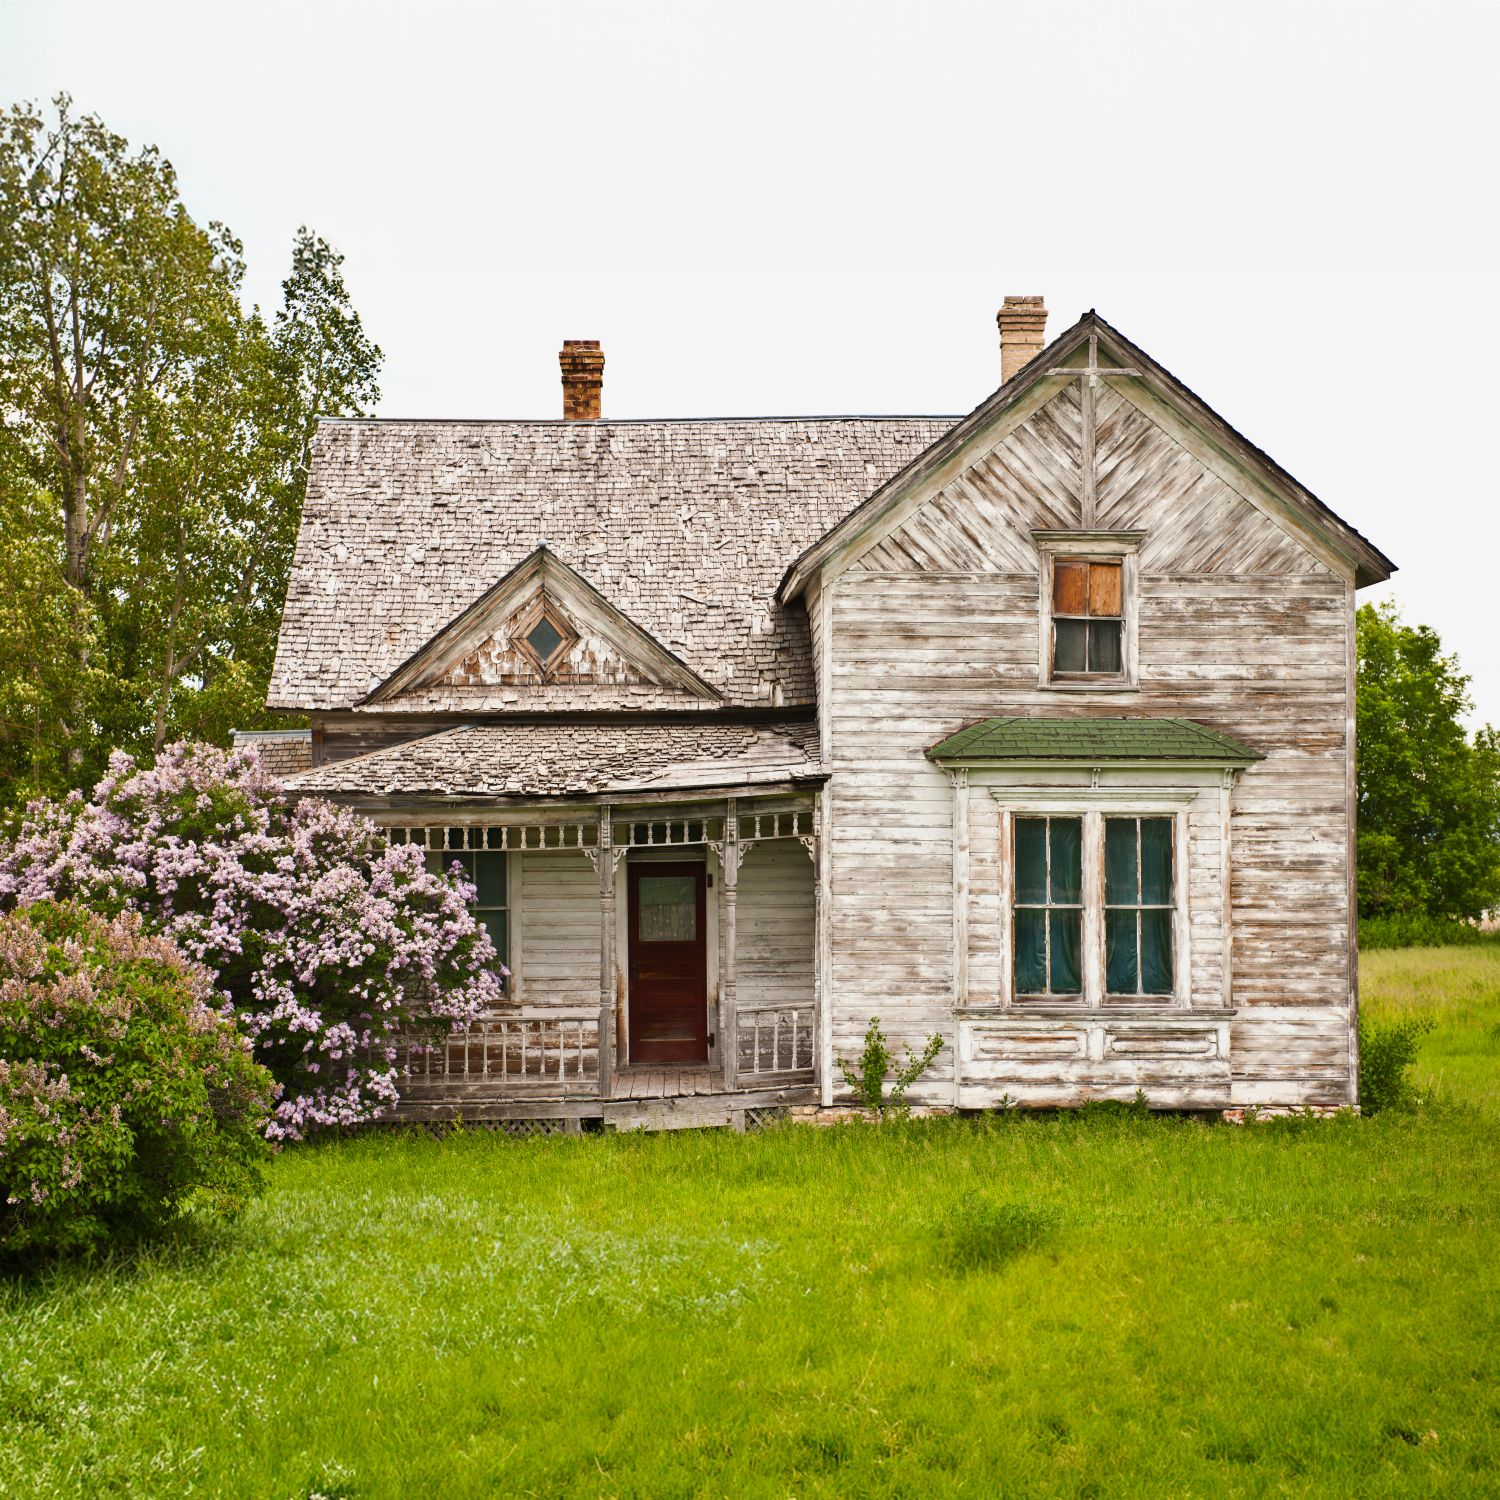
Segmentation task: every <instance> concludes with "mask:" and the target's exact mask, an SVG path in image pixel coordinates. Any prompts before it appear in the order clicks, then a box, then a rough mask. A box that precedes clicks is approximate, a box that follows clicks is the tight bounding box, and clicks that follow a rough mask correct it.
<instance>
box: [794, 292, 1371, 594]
mask: <svg viewBox="0 0 1500 1500" xmlns="http://www.w3.org/2000/svg"><path fill="white" fill-rule="evenodd" d="M1080 359H1085V360H1087V361H1088V363H1089V364H1093V365H1095V367H1096V368H1095V371H1094V372H1093V379H1089V378H1088V377H1089V374H1090V372H1089V370H1088V368H1087V365H1085V366H1082V367H1080V366H1079V363H1078V361H1079V360H1080ZM1106 361H1107V365H1106ZM1099 366H1105V367H1104V368H1100V367H1099ZM1125 369H1129V370H1133V371H1135V372H1136V373H1134V374H1121V373H1118V372H1119V371H1121V370H1125ZM1080 370H1081V372H1082V373H1081V374H1080ZM1080 378H1084V379H1085V383H1086V384H1087V385H1088V386H1090V387H1092V385H1093V384H1094V381H1096V380H1104V381H1105V382H1107V383H1108V384H1109V385H1110V386H1111V387H1112V388H1113V389H1115V390H1116V391H1118V393H1119V394H1120V395H1122V396H1123V397H1125V399H1126V400H1128V401H1130V402H1132V403H1133V404H1135V405H1136V406H1138V407H1139V408H1140V409H1141V410H1142V411H1143V412H1144V413H1145V415H1146V416H1148V417H1150V418H1151V419H1152V420H1153V421H1156V422H1158V423H1159V424H1161V425H1164V426H1167V427H1168V428H1169V430H1171V431H1173V433H1174V435H1175V436H1177V437H1178V439H1179V441H1183V442H1184V445H1185V446H1188V447H1189V448H1190V451H1192V452H1193V453H1194V456H1195V457H1197V458H1199V459H1200V461H1202V462H1203V463H1204V464H1205V465H1206V466H1207V467H1209V468H1210V469H1211V470H1213V471H1214V472H1215V473H1217V474H1219V476H1220V477H1221V478H1223V479H1224V480H1225V482H1226V483H1228V484H1229V485H1230V486H1231V487H1232V488H1233V489H1235V490H1236V491H1237V492H1238V493H1240V494H1242V495H1244V496H1245V498H1246V499H1248V500H1250V501H1251V502H1252V503H1254V504H1255V505H1256V506H1258V507H1259V508H1260V509H1261V510H1262V511H1264V512H1265V513H1267V514H1268V515H1270V516H1272V517H1273V518H1274V519H1276V520H1277V521H1278V522H1279V523H1280V524H1281V525H1282V526H1283V527H1284V528H1285V529H1286V530H1287V531H1288V532H1289V533H1291V534H1292V535H1293V536H1295V537H1297V538H1298V539H1299V540H1300V541H1301V542H1302V543H1303V544H1304V545H1306V546H1308V547H1309V548H1310V549H1311V550H1312V551H1313V552H1314V553H1315V555H1319V556H1322V557H1324V558H1326V559H1328V560H1329V561H1330V563H1333V564H1335V565H1336V567H1337V570H1338V571H1340V572H1343V573H1345V574H1346V575H1347V576H1350V577H1352V578H1353V579H1354V580H1355V583H1356V585H1357V586H1360V587H1363V586H1364V585H1366V584H1371V583H1380V582H1383V581H1384V580H1385V579H1387V578H1389V577H1390V575H1391V574H1392V573H1394V572H1395V571H1396V565H1395V564H1394V563H1393V562H1392V561H1391V560H1390V559H1389V558H1388V557H1386V556H1385V554H1384V553H1382V552H1381V551H1380V550H1379V549H1378V548H1377V547H1375V546H1374V545H1373V544H1372V543H1371V542H1369V541H1368V540H1366V538H1364V537H1363V536H1361V535H1360V534H1359V532H1357V531H1356V530H1355V529H1354V528H1353V527H1352V526H1350V525H1349V524H1348V523H1347V522H1346V521H1343V520H1341V519H1340V518H1339V517H1338V516H1337V515H1335V514H1334V512H1333V511H1332V510H1330V509H1329V508H1328V506H1326V505H1325V504H1324V503H1323V502H1322V501H1321V500H1319V499H1318V497H1317V496H1316V495H1314V494H1313V493H1312V491H1311V490H1309V489H1307V488H1306V487H1305V486H1304V485H1302V484H1300V483H1299V482H1298V481H1297V480H1296V479H1294V478H1293V477H1292V476H1291V475H1290V474H1288V473H1287V472H1286V470H1285V469H1283V468H1282V467H1281V466H1280V465H1279V464H1277V463H1276V462H1275V460H1273V459H1272V458H1271V457H1270V456H1269V455H1268V454H1266V453H1263V452H1262V451H1261V450H1260V449H1259V448H1257V447H1256V446H1255V445H1254V444H1253V443H1252V442H1250V440H1249V439H1248V438H1246V437H1244V436H1243V435H1242V434H1240V433H1239V432H1236V431H1235V429H1234V428H1233V427H1231V426H1230V425H1229V424H1228V423H1227V422H1226V421H1225V420H1224V419H1223V418H1222V417H1221V416H1219V414H1218V413H1217V412H1215V411H1214V410H1213V409H1212V408H1211V407H1210V406H1209V405H1208V404H1207V402H1205V401H1203V400H1202V398H1201V397H1199V396H1197V395H1196V394H1195V393H1194V392H1193V391H1191V390H1189V389H1188V388H1187V386H1185V385H1183V384H1182V382H1181V381H1180V380H1178V379H1177V377H1176V376H1175V375H1173V374H1171V372H1170V371H1168V370H1167V369H1165V368H1164V367H1163V366H1161V365H1159V364H1158V363H1157V362H1156V361H1155V360H1154V359H1152V358H1151V357H1150V355H1148V354H1146V353H1145V352H1144V351H1143V350H1141V349H1139V348H1137V347H1136V346H1135V345H1134V344H1132V343H1131V342H1130V340H1129V339H1127V338H1126V337H1125V336H1124V335H1123V334H1121V333H1119V332H1118V331H1117V330H1116V329H1114V328H1112V327H1111V326H1110V325H1109V324H1108V323H1106V322H1105V320H1104V319H1103V318H1101V317H1100V316H1099V315H1098V313H1096V312H1094V311H1092V310H1090V311H1089V312H1086V313H1085V314H1084V315H1083V317H1082V318H1080V319H1079V320H1078V322H1076V323H1075V324H1074V325H1073V326H1072V327H1071V328H1069V329H1068V330H1066V332H1064V333H1062V334H1060V335H1059V336H1058V337H1057V339H1056V340H1054V341H1053V343H1052V344H1050V345H1049V346H1048V347H1047V348H1046V349H1044V350H1043V351H1042V353H1041V354H1039V355H1038V356H1037V357H1036V358H1035V359H1034V360H1032V361H1031V362H1030V363H1029V364H1027V365H1025V366H1024V367H1023V368H1022V369H1021V370H1020V371H1019V372H1018V373H1017V374H1016V375H1014V376H1013V377H1012V378H1011V379H1010V380H1008V381H1007V382H1006V383H1005V384H1004V385H1002V386H1001V387H1000V389H999V390H998V391H996V392H995V394H994V395H993V396H991V397H989V399H988V400H986V401H984V402H983V403H982V404H981V405H979V406H978V407H976V408H975V409H974V410H973V411H972V412H970V413H969V415H968V416H967V417H965V418H964V419H963V420H962V421H960V422H958V423H956V424H955V425H954V426H953V427H952V428H951V429H950V430H949V431H948V432H947V433H945V434H944V435H943V436H942V437H941V438H939V439H938V441H937V442H935V443H934V444H933V445H932V446H931V447H930V448H928V449H927V450H926V451H925V452H924V453H922V454H920V455H918V457H916V458H915V459H913V460H912V462H911V463H909V464H908V465H907V466H906V468H904V469H903V470H901V472H900V473H899V474H896V475H894V476H893V477H892V478H891V479H889V480H887V481H886V483H885V484H883V485H882V486H881V487H880V488H879V489H878V490H876V491H875V493H874V494H873V495H871V496H870V497H869V499H867V500H866V501H865V502H864V503H863V504H862V505H859V506H857V507H856V508H855V509H854V510H852V511H850V512H849V514H848V515H846V516H845V517H844V518H843V519H842V520H841V521H839V522H838V524H837V525H835V526H833V527H832V528H831V529H830V530H828V531H827V532H825V533H824V535H823V536H822V537H821V538H819V540H818V541H816V542H814V543H813V545H812V546H811V547H809V548H807V550H806V551H804V552H803V553H802V555H801V556H800V557H798V558H797V559H796V560H795V561H794V562H793V563H792V564H791V566H790V567H789V568H788V569H787V570H786V572H785V574H784V575H783V577H782V580H781V586H780V589H779V590H778V595H779V597H780V598H781V600H782V601H783V602H790V601H791V600H793V599H795V598H797V597H798V595H800V594H801V593H802V591H803V590H804V589H805V588H806V587H807V586H808V584H809V583H811V582H812V580H813V579H814V578H816V577H818V576H819V575H822V576H823V577H824V579H825V581H826V580H827V578H828V576H829V575H830V574H837V573H838V572H841V571H842V569H843V566H844V565H845V564H847V563H848V562H850V561H852V560H853V559H854V558H855V557H857V556H858V555H859V554H860V553H861V552H862V551H863V550H864V548H865V547H866V546H868V545H869V544H870V543H871V542H872V541H873V540H875V539H877V538H878V537H879V536H880V535H882V534H884V532H885V531H888V530H890V529H893V528H894V527H895V526H897V525H899V524H901V522H902V521H903V520H904V519H905V518H906V516H907V515H908V514H910V513H911V512H913V511H915V510H916V509H917V508H918V507H919V506H920V505H922V504H923V503H925V502H926V500H927V499H928V498H930V497H931V496H932V495H933V494H935V493H936V492H937V491H938V490H940V489H941V488H942V487H943V486H944V485H945V484H947V483H948V482H949V481H950V480H951V479H953V478H954V477H955V476H957V475H959V474H961V473H963V471H964V470H965V469H967V468H968V467H969V466H970V465H971V464H972V463H973V462H974V461H975V459H976V458H978V457H979V456H980V455H981V454H982V453H984V452H987V451H988V450H989V449H990V448H991V447H993V445H994V444H995V443H996V442H997V441H999V440H1000V439H1001V438H1003V437H1004V436H1005V435H1006V433H1008V432H1009V431H1011V429H1013V428H1015V427H1018V426H1020V425H1021V423H1023V422H1025V421H1026V420H1027V419H1028V418H1029V417H1031V416H1032V415H1033V414H1034V413H1035V412H1036V411H1038V410H1039V409H1040V408H1041V407H1042V406H1044V405H1045V404H1046V403H1047V402H1048V401H1050V400H1051V399H1052V398H1053V396H1055V395H1056V394H1057V393H1058V391H1060V390H1061V389H1062V388H1063V386H1064V385H1065V384H1066V383H1068V382H1069V381H1072V380H1078V379H1080Z"/></svg>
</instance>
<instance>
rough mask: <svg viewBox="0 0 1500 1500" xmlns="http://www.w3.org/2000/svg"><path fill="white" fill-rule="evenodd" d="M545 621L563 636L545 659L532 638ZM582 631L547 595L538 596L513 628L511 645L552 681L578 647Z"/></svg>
mask: <svg viewBox="0 0 1500 1500" xmlns="http://www.w3.org/2000/svg"><path fill="white" fill-rule="evenodd" d="M543 620H545V621H546V622H547V623H548V624H549V625H550V626H551V627H552V628H553V630H555V631H556V632H557V634H558V635H559V636H560V637H561V639H560V640H559V641H558V643H557V645H555V646H554V647H553V648H552V649H551V650H550V651H549V652H548V653H547V655H546V657H545V658H543V657H542V655H541V654H540V653H539V652H538V651H537V649H536V647H535V646H533V645H532V644H531V641H530V640H529V639H528V637H529V636H530V634H531V632H532V631H533V630H535V629H536V627H537V626H538V625H539V624H540V623H541V622H542V621H543ZM578 640H579V635H578V631H577V630H576V629H575V628H574V625H573V622H572V621H571V620H570V619H568V617H567V616H566V615H565V614H564V613H563V612H562V611H561V610H560V609H559V608H558V607H557V605H556V604H554V603H553V602H552V600H551V599H550V598H549V597H548V596H547V595H546V594H545V593H541V594H537V595H536V596H535V597H534V598H533V599H532V600H531V602H530V603H529V604H528V605H527V606H526V607H525V609H523V610H522V611H521V612H520V613H519V614H518V615H517V616H516V617H515V620H514V623H513V624H512V625H511V627H510V642H511V645H512V646H514V647H515V649H516V650H517V651H519V652H520V653H521V655H522V656H524V657H525V658H526V659H527V660H528V661H530V662H531V663H532V664H533V666H534V667H535V668H536V671H537V673H538V674H539V675H540V676H541V678H542V679H543V681H546V680H548V679H550V678H551V676H552V674H553V672H554V671H555V670H556V668H557V666H558V664H559V663H560V662H561V661H562V659H563V658H564V657H565V656H566V655H567V654H568V652H569V651H571V650H572V649H573V647H574V646H576V645H577V644H578Z"/></svg>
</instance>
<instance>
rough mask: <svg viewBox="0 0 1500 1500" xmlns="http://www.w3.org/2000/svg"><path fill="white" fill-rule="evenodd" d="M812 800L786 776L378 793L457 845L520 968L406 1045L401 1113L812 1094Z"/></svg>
mask: <svg viewBox="0 0 1500 1500" xmlns="http://www.w3.org/2000/svg"><path fill="white" fill-rule="evenodd" d="M819 812H820V808H819V800H818V796H817V794H815V793H802V794H795V793H791V794H789V793H787V792H786V791H784V790H777V791H775V792H772V793H770V794H768V795H760V796H747V795H736V796H730V797H723V798H719V799H716V800H715V801H712V802H708V801H704V800H703V799H702V797H701V794H700V795H699V796H698V797H696V798H693V799H690V800H689V799H682V798H679V799H677V800H667V801H655V802H649V803H639V802H634V801H632V802H631V803H628V804H625V803H606V804H601V805H599V806H598V807H597V808H596V809H587V810H585V809H579V808H576V807H574V808H568V809H560V808H557V807H555V806H554V807H546V806H542V807H532V808H529V809H523V808H507V809H504V810H503V811H499V812H497V811H496V810H495V809H494V808H493V807H492V808H489V809H480V808H469V809H464V808H458V807H449V808H445V809H444V810H443V811H442V813H441V818H442V821H441V822H440V823H439V822H435V821H434V814H433V811H432V810H431V809H430V808H427V809H422V810H417V809H411V810H398V809H395V808H392V809H390V810H388V811H386V810H382V811H380V812H376V813H375V814H374V815H375V816H376V817H377V819H378V820H379V821H380V822H381V823H383V824H384V825H385V826H386V827H387V828H388V829H389V831H390V834H391V837H392V838H393V839H395V840H396V841H398V842H406V843H411V844H415V845H417V846H419V847H421V848H423V849H424V850H425V851H426V852H427V854H428V856H429V859H430V860H431V861H432V862H433V863H434V864H443V865H446V864H448V863H449V862H451V861H453V860H457V861H459V862H460V863H464V864H465V867H466V869H468V870H470V872H471V877H470V878H471V879H474V880H475V883H476V885H477V886H478V887H479V891H480V895H479V901H478V909H479V911H480V915H481V916H482V917H483V918H484V919H485V920H486V921H487V922H488V923H489V924H490V925H491V931H492V933H493V934H494V935H495V936H496V938H497V946H501V947H502V951H504V952H506V954H507V957H508V962H509V964H510V967H511V969H512V979H511V982H510V987H509V988H510V993H509V995H508V997H507V1003H506V1004H505V1005H504V1006H503V1007H502V1008H499V1009H497V1010H495V1011H493V1012H491V1013H489V1014H487V1015H485V1016H483V1017H481V1018H480V1019H479V1020H477V1021H475V1022H474V1023H472V1024H471V1025H470V1026H468V1027H467V1028H466V1029H464V1030H462V1031H459V1032H455V1033H452V1034H437V1035H429V1036H426V1037H422V1038H416V1037H413V1038H412V1039H411V1041H410V1043H409V1044H408V1045H407V1046H406V1047H404V1048H402V1049H401V1050H400V1051H399V1053H398V1057H397V1067H398V1070H399V1072H400V1084H399V1087H400V1092H401V1103H400V1105H399V1106H398V1108H397V1109H396V1110H395V1111H393V1118H394V1119H396V1120H409V1121H438V1120H446V1119H463V1120H468V1121H492V1122H503V1121H517V1122H521V1121H528V1120H530V1121H538V1122H540V1121H558V1122H562V1128H571V1129H578V1128H582V1127H583V1124H584V1122H587V1121H593V1122H598V1123H599V1124H601V1125H603V1126H607V1127H612V1128H618V1129H639V1128H646V1129H670V1128H673V1127H675V1126H692V1125H724V1126H731V1127H735V1126H740V1127H742V1126H743V1125H744V1123H745V1122H746V1120H747V1119H748V1120H750V1121H752V1122H753V1121H755V1120H757V1119H760V1118H763V1117H764V1114H765V1112H766V1111H776V1110H779V1109H782V1108H784V1107H788V1106H791V1105H794V1104H810V1103H815V1102H816V1101H817V1095H818V1082H819V1075H818V1060H819V1057H820V1055H821V1053H822V1048H821V1046H820V1035H821V1027H822V1018H821V1010H820V996H821V989H822V986H821V984H820V981H819V964H818V952H819V934H820V931H821V925H822V924H821V902H820V901H819V899H818V891H819V887H820V882H819V880H818V879H817V872H818V857H819V839H818V834H817V827H818V817H819ZM590 813H592V816H590V815H589V814H590ZM476 860H480V861H483V862H484V864H483V866H482V867H481V865H480V864H478V863H476ZM643 893H649V894H650V895H651V899H654V900H658V901H661V900H667V901H670V900H673V899H676V901H677V904H676V906H675V907H674V906H667V907H663V906H660V905H658V906H656V907H653V906H651V904H650V901H649V900H648V899H647V896H646V895H643Z"/></svg>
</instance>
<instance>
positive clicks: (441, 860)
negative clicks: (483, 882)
mask: <svg viewBox="0 0 1500 1500" xmlns="http://www.w3.org/2000/svg"><path fill="white" fill-rule="evenodd" d="M423 862H424V863H425V864H426V866H427V868H428V869H429V870H431V871H432V873H433V874H434V875H452V873H453V867H454V865H457V866H458V868H459V873H460V874H462V876H463V878H464V879H465V880H472V879H473V878H474V867H473V860H472V857H471V856H470V855H467V854H455V853H454V852H453V850H451V849H448V850H443V849H429V850H428V851H427V853H426V855H424V856H423Z"/></svg>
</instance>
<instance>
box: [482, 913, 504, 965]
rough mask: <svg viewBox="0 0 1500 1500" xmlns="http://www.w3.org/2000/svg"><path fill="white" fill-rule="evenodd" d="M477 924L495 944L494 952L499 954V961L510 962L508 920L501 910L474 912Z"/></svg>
mask: <svg viewBox="0 0 1500 1500" xmlns="http://www.w3.org/2000/svg"><path fill="white" fill-rule="evenodd" d="M475 915H476V916H477V918H478V920H479V925H480V926H481V927H483V928H484V929H485V930H486V931H487V932H488V933H489V935H490V941H491V942H492V943H493V944H494V945H495V952H496V953H498V954H499V955H500V962H501V963H503V964H509V963H510V921H509V918H508V917H507V915H506V913H505V912H503V911H481V912H477V913H476V914H475Z"/></svg>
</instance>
